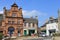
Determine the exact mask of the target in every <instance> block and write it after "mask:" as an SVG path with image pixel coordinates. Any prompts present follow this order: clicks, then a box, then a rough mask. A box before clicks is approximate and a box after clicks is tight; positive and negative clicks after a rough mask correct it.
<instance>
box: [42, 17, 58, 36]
mask: <svg viewBox="0 0 60 40" xmlns="http://www.w3.org/2000/svg"><path fill="white" fill-rule="evenodd" d="M41 29H42V30H41V32H44V30H46V32H45V33H46V35H47V36H50V35H52V34H53V33H56V32H58V31H59V30H58V19H55V18H53V17H50V18H49V19H48V21H46V22H45V24H44V25H43V26H41Z"/></svg>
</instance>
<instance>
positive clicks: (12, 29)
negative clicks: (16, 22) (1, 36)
mask: <svg viewBox="0 0 60 40" xmlns="http://www.w3.org/2000/svg"><path fill="white" fill-rule="evenodd" d="M14 30H15V29H14V28H13V27H9V28H8V32H9V35H10V36H12V34H13V32H14Z"/></svg>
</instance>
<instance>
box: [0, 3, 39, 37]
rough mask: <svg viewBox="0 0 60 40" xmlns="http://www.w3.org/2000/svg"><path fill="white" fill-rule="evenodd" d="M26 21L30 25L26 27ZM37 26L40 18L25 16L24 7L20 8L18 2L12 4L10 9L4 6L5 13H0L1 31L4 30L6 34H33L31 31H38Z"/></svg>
mask: <svg viewBox="0 0 60 40" xmlns="http://www.w3.org/2000/svg"><path fill="white" fill-rule="evenodd" d="M26 23H27V24H29V25H28V27H26ZM30 23H31V27H30ZM32 23H33V24H32ZM32 25H33V26H32ZM37 27H38V20H37V19H34V18H23V15H22V8H19V9H18V6H17V4H16V3H14V4H13V5H11V9H10V10H7V9H6V7H4V13H3V14H0V32H3V34H4V35H5V36H6V35H8V34H9V35H12V36H18V34H20V35H21V36H22V35H31V33H37Z"/></svg>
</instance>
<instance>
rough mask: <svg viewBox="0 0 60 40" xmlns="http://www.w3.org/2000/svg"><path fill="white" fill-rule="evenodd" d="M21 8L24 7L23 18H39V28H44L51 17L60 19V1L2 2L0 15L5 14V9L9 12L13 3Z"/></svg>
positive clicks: (7, 0) (5, 0) (4, 0)
mask: <svg viewBox="0 0 60 40" xmlns="http://www.w3.org/2000/svg"><path fill="white" fill-rule="evenodd" d="M14 2H15V3H16V4H17V5H18V6H19V8H20V7H22V12H23V17H25V18H30V17H33V18H35V16H38V23H39V24H38V26H39V27H40V26H42V25H43V24H44V23H45V21H46V20H47V19H49V17H51V16H53V17H54V18H57V17H58V8H60V0H0V13H3V7H6V8H7V9H8V10H9V9H10V8H11V5H12V4H13V3H14Z"/></svg>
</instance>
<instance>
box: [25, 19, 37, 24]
mask: <svg viewBox="0 0 60 40" xmlns="http://www.w3.org/2000/svg"><path fill="white" fill-rule="evenodd" d="M24 22H29V23H38V20H37V19H35V18H24Z"/></svg>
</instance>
